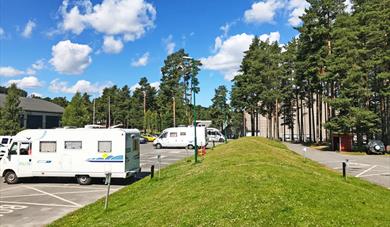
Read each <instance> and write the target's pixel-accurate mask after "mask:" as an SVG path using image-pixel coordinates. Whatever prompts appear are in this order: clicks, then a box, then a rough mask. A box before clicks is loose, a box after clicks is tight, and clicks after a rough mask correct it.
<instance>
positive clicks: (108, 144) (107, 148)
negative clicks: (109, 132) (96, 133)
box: [98, 141, 112, 153]
mask: <svg viewBox="0 0 390 227" xmlns="http://www.w3.org/2000/svg"><path fill="white" fill-rule="evenodd" d="M111 148H112V141H98V152H102V153H111Z"/></svg>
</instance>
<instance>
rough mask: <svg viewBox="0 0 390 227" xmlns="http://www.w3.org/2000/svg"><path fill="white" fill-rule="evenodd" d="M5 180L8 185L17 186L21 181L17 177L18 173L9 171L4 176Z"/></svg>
mask: <svg viewBox="0 0 390 227" xmlns="http://www.w3.org/2000/svg"><path fill="white" fill-rule="evenodd" d="M4 180H5V182H6V183H7V184H16V183H18V181H19V178H18V176H16V173H15V172H14V171H8V172H7V173H6V174H5V175H4Z"/></svg>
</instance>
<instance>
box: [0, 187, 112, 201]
mask: <svg viewBox="0 0 390 227" xmlns="http://www.w3.org/2000/svg"><path fill="white" fill-rule="evenodd" d="M102 191H106V190H104V189H99V190H89V191H77V192H57V193H52V194H53V195H67V194H78V193H90V192H102ZM43 195H45V194H42V193H39V194H29V195H10V196H0V199H5V198H19V197H30V196H43Z"/></svg>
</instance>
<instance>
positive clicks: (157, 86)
mask: <svg viewBox="0 0 390 227" xmlns="http://www.w3.org/2000/svg"><path fill="white" fill-rule="evenodd" d="M150 86H152V87H154V88H156V90H159V89H160V81H156V82H152V83H150Z"/></svg>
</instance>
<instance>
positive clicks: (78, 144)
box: [65, 141, 83, 150]
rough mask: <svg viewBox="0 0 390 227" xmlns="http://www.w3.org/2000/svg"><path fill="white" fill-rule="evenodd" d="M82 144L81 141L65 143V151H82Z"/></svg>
mask: <svg viewBox="0 0 390 227" xmlns="http://www.w3.org/2000/svg"><path fill="white" fill-rule="evenodd" d="M82 147H83V143H82V142H81V141H65V149H69V150H76V149H82Z"/></svg>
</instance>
